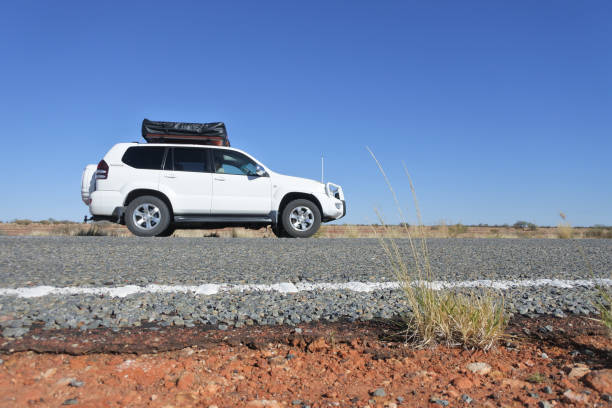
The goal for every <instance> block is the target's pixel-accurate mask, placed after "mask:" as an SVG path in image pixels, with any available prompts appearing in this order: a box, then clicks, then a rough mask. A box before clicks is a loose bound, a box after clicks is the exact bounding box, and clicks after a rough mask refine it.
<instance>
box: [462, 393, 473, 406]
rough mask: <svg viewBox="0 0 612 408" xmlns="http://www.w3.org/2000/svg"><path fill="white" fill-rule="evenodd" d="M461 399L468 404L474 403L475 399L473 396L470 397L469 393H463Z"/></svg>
mask: <svg viewBox="0 0 612 408" xmlns="http://www.w3.org/2000/svg"><path fill="white" fill-rule="evenodd" d="M461 401H463V402H465V403H466V404H471V403H472V401H473V399H472V398H470V396H469V395H467V394H463V395H462V396H461Z"/></svg>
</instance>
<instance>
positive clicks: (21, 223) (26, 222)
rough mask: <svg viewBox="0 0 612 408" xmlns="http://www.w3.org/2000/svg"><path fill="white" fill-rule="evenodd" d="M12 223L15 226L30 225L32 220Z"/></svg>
mask: <svg viewBox="0 0 612 408" xmlns="http://www.w3.org/2000/svg"><path fill="white" fill-rule="evenodd" d="M13 222H14V223H15V224H17V225H30V224H31V223H32V220H28V219H23V220H15V221H13Z"/></svg>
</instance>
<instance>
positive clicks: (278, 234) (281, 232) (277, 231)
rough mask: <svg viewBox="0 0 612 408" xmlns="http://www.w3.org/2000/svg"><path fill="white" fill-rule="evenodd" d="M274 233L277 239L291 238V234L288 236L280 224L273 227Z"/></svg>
mask: <svg viewBox="0 0 612 408" xmlns="http://www.w3.org/2000/svg"><path fill="white" fill-rule="evenodd" d="M272 232H273V233H274V235H276V238H289V234H287V231H285V229H284V228H283V226H282V225H280V224H277V225H276V226H273V227H272Z"/></svg>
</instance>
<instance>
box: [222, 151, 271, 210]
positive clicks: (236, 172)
mask: <svg viewBox="0 0 612 408" xmlns="http://www.w3.org/2000/svg"><path fill="white" fill-rule="evenodd" d="M211 151H212V152H213V154H212V156H213V163H214V170H215V173H214V174H213V199H212V210H211V213H212V214H233V215H267V214H269V213H270V211H271V209H272V195H271V183H270V177H268V176H267V175H266V176H258V175H257V173H256V172H255V170H256V168H257V163H255V162H254V161H253V160H251V159H250V158H249V157H247V156H245V155H244V154H242V153H240V152H236V151H234V150H225V149H211Z"/></svg>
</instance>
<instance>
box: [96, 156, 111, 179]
mask: <svg viewBox="0 0 612 408" xmlns="http://www.w3.org/2000/svg"><path fill="white" fill-rule="evenodd" d="M107 178H108V164H106V162H105V161H104V160H100V163H98V168H97V170H96V180H106V179H107Z"/></svg>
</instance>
